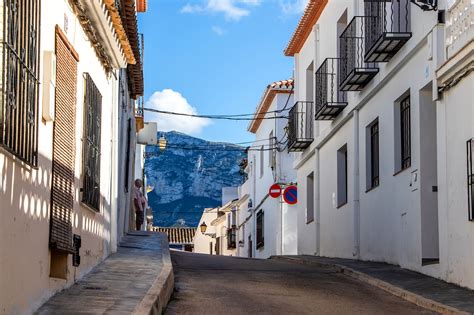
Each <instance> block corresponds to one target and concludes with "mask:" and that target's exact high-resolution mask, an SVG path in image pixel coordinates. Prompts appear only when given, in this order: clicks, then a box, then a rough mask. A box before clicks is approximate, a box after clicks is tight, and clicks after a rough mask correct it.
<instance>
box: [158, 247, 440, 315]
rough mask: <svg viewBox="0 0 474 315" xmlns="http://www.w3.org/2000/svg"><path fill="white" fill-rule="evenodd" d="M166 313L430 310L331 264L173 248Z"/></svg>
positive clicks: (404, 311) (372, 312) (418, 311)
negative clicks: (172, 278)
mask: <svg viewBox="0 0 474 315" xmlns="http://www.w3.org/2000/svg"><path fill="white" fill-rule="evenodd" d="M171 258H172V262H173V268H174V272H175V277H176V279H175V288H176V289H175V293H174V295H173V297H172V299H171V301H170V304H169V305H168V308H167V311H166V314H204V313H206V314H223V313H226V314H262V313H267V314H270V313H271V314H352V313H359V314H405V315H407V314H432V313H430V312H428V311H426V310H423V309H421V308H419V307H417V306H415V305H412V304H410V303H408V302H406V301H404V300H401V299H399V298H397V297H395V296H392V295H390V294H388V293H385V292H383V291H381V290H378V289H376V288H373V287H371V286H370V285H367V284H364V283H360V282H358V281H356V280H354V279H351V278H348V277H346V276H344V275H342V274H339V273H337V272H334V271H332V270H327V269H322V268H316V267H312V266H305V265H299V264H292V263H287V262H282V261H275V260H263V259H262V260H257V259H245V258H235V257H224V256H210V255H201V254H191V253H184V252H177V251H173V252H172V253H171Z"/></svg>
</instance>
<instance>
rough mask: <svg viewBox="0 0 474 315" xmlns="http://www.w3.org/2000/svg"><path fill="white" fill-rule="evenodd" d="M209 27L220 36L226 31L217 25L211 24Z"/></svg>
mask: <svg viewBox="0 0 474 315" xmlns="http://www.w3.org/2000/svg"><path fill="white" fill-rule="evenodd" d="M211 29H212V31H213V32H214V33H216V34H217V35H219V36H222V35H224V34H225V33H226V30H225V29H223V28H222V27H219V26H213V27H212V28H211Z"/></svg>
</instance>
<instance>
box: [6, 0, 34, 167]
mask: <svg viewBox="0 0 474 315" xmlns="http://www.w3.org/2000/svg"><path fill="white" fill-rule="evenodd" d="M21 3H22V4H21V5H20V4H19V3H18V1H13V0H6V1H3V2H2V5H3V8H2V9H3V13H2V15H3V16H2V17H3V22H4V25H3V28H2V29H3V32H2V33H0V34H1V36H2V38H0V42H1V45H2V50H1V53H2V56H1V58H0V60H1V61H0V62H1V63H2V71H3V72H2V76H1V86H2V90H1V97H2V100H1V105H0V145H2V146H3V147H5V148H6V149H7V150H8V151H10V152H11V153H12V154H14V155H16V156H17V157H18V158H20V159H21V160H22V161H24V162H26V163H28V164H30V165H33V166H36V165H37V164H38V132H37V129H38V125H37V121H38V74H39V58H38V54H39V43H38V39H39V12H40V10H39V1H38V0H25V1H21Z"/></svg>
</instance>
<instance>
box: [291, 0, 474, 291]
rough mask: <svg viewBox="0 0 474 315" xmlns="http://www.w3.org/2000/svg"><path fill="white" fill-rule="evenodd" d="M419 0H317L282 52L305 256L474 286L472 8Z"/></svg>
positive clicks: (458, 3) (300, 237)
mask: <svg viewBox="0 0 474 315" xmlns="http://www.w3.org/2000/svg"><path fill="white" fill-rule="evenodd" d="M421 2H422V1H414V2H413V3H412V2H410V1H408V0H407V1H405V0H402V1H393V2H391V1H367V2H366V1H347V2H346V1H331V2H328V1H309V4H308V6H307V8H306V11H305V13H304V15H303V17H302V19H301V21H300V23H299V25H298V27H297V30H296V31H295V33H294V35H293V37H292V39H291V40H290V43H289V45H288V47H287V49H286V50H285V54H286V55H287V56H294V59H295V88H294V89H295V101H296V105H295V108H299V109H297V110H295V111H298V112H302V113H304V114H302V115H299V116H294V117H292V116H291V115H290V123H289V135H291V137H290V142H289V144H288V146H289V149H290V150H291V151H293V152H298V153H294V154H295V162H294V165H293V166H294V168H295V169H296V172H297V182H298V188H299V202H298V207H297V208H298V210H297V212H298V216H297V217H298V219H297V220H298V224H297V225H298V228H297V231H298V254H311V255H314V254H315V255H320V256H327V257H341V258H355V259H362V260H373V261H383V262H387V263H391V264H397V265H400V266H401V267H404V268H408V269H411V270H415V271H418V272H421V273H425V274H428V275H431V276H434V277H438V278H441V279H443V280H446V281H449V282H454V283H457V284H460V285H462V286H466V287H470V288H474V269H473V268H472V261H473V259H474V222H472V211H473V210H472V208H473V205H472V184H468V182H469V183H471V182H472V177H469V176H472V162H471V161H470V156H471V155H472V151H471V149H469V150H467V148H466V147H468V148H470V146H469V144H470V143H471V142H470V139H472V138H473V136H474V129H473V123H474V121H473V119H474V116H473V114H474V97H473V86H474V80H473V74H472V72H471V71H472V63H473V32H472V29H473V23H472V20H473V5H472V3H471V2H470V1H455V2H452V3H451V2H450V3H447V2H446V1H438V6H437V7H430V6H429V5H425V6H423V5H421V4H420V3H421ZM415 3H416V4H418V5H416V4H415ZM419 5H421V6H419ZM469 67H471V68H469ZM469 69H471V70H469ZM305 104H311V106H306V105H305ZM301 125H303V127H300V126H301ZM291 126H298V127H293V128H292V127H291ZM298 128H299V129H298ZM308 131H309V135H308ZM291 140H293V141H291ZM469 163H471V164H469ZM466 174H468V177H466ZM466 178H469V179H470V180H469V181H467V180H466ZM468 192H469V194H468ZM468 196H470V197H469V198H470V199H468ZM468 213H469V215H468ZM313 218H314V220H312V219H313Z"/></svg>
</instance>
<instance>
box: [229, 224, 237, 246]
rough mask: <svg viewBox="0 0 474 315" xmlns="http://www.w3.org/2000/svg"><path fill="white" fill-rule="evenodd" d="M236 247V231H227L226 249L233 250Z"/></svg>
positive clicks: (231, 229) (234, 229)
mask: <svg viewBox="0 0 474 315" xmlns="http://www.w3.org/2000/svg"><path fill="white" fill-rule="evenodd" d="M236 247H237V229H236V228H230V229H227V249H234V248H236Z"/></svg>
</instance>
